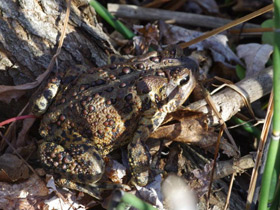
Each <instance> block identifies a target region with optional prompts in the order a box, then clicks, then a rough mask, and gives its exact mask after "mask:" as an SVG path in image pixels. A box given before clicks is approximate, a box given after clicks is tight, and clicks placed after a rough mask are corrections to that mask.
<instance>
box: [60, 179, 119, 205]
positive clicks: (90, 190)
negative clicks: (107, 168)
mask: <svg viewBox="0 0 280 210" xmlns="http://www.w3.org/2000/svg"><path fill="white" fill-rule="evenodd" d="M56 183H57V184H58V185H59V186H61V187H66V188H68V189H72V190H77V191H80V192H84V193H86V194H89V195H90V196H92V197H94V198H96V199H98V200H102V197H101V192H102V191H104V190H115V189H120V188H124V186H123V185H121V184H115V183H111V182H102V183H93V184H82V183H76V182H73V181H70V180H67V179H64V178H61V179H57V180H56Z"/></svg>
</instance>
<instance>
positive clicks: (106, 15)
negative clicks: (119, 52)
mask: <svg viewBox="0 0 280 210" xmlns="http://www.w3.org/2000/svg"><path fill="white" fill-rule="evenodd" d="M89 4H90V5H91V6H92V7H93V8H94V9H95V11H96V12H97V13H98V14H99V15H100V16H101V17H102V18H103V19H104V20H105V21H106V22H107V23H109V24H110V25H111V26H112V27H113V28H114V29H115V30H117V31H118V32H120V33H121V34H122V35H123V36H124V37H125V38H126V39H132V37H134V36H135V34H134V33H133V32H132V31H131V30H129V29H128V28H127V27H126V26H125V25H124V24H122V23H121V22H120V21H119V20H117V19H116V18H115V17H114V16H113V15H111V14H110V13H109V12H108V10H107V9H106V8H104V7H103V6H102V5H101V4H99V3H98V2H97V1H95V0H91V1H90V2H89Z"/></svg>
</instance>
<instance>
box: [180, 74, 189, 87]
mask: <svg viewBox="0 0 280 210" xmlns="http://www.w3.org/2000/svg"><path fill="white" fill-rule="evenodd" d="M189 80H190V76H189V75H187V76H185V78H184V79H182V80H181V81H180V85H181V86H183V85H185V84H187V83H188V82H189Z"/></svg>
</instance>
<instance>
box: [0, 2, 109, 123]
mask: <svg viewBox="0 0 280 210" xmlns="http://www.w3.org/2000/svg"><path fill="white" fill-rule="evenodd" d="M0 11H1V13H0V49H1V50H0V70H1V71H0V85H20V84H25V83H28V82H32V81H34V79H35V78H36V77H37V76H38V75H40V74H42V73H43V72H44V71H45V70H46V68H47V66H48V65H49V63H50V60H51V58H52V56H53V55H54V53H55V51H56V48H57V44H58V40H59V38H60V35H61V31H62V28H63V21H64V17H65V11H66V2H65V1H62V0H59V1H49V0H42V1H40V3H39V2H38V1H34V0H26V1H16V0H10V1H0ZM113 52H115V51H114V50H113V47H112V46H111V43H110V42H109V38H108V36H107V35H106V34H105V33H104V32H103V31H102V28H101V26H100V25H99V23H98V22H97V20H96V18H95V11H94V9H93V8H91V7H90V6H89V5H88V2H87V1H85V0H79V1H77V0H76V1H75V0H73V1H72V3H71V14H70V19H69V24H68V27H67V31H66V37H65V40H64V44H63V47H62V51H61V53H60V55H59V57H58V58H57V62H56V64H57V65H56V66H55V68H54V70H58V71H65V70H67V69H68V68H69V66H72V65H77V64H79V65H83V66H85V67H92V66H102V65H105V64H106V63H107V57H108V54H109V53H113ZM29 92H31V91H29ZM26 100H28V99H26V98H25V101H26ZM24 103H25V102H23V104H22V105H19V104H15V103H13V102H12V103H11V104H10V106H7V105H6V104H3V103H0V110H1V113H0V116H2V117H3V118H8V117H10V116H15V115H17V114H18V112H19V110H20V109H21V108H22V106H23V105H24ZM20 104H21V103H20ZM11 112H12V113H11ZM0 120H1V119H0ZM2 120H3V119H2Z"/></svg>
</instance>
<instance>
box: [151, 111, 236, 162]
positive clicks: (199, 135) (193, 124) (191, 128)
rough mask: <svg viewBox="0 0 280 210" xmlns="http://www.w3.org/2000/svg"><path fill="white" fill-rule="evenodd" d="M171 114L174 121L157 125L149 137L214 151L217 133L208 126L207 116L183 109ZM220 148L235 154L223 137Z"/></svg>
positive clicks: (231, 154) (227, 153)
mask: <svg viewBox="0 0 280 210" xmlns="http://www.w3.org/2000/svg"><path fill="white" fill-rule="evenodd" d="M171 116H172V118H173V120H176V122H174V123H170V124H167V125H163V126H161V127H159V128H158V129H157V130H156V131H155V132H154V133H152V135H151V136H150V137H151V138H155V139H160V138H164V139H169V140H171V141H177V142H183V143H192V144H195V145H197V146H199V147H201V148H203V149H205V150H206V151H209V152H212V153H214V151H215V145H216V142H217V139H218V134H217V133H215V132H214V130H213V129H210V128H208V126H207V123H206V119H207V116H205V115H203V114H201V113H196V112H185V111H177V112H174V113H172V114H171ZM220 149H221V150H222V151H223V153H224V154H226V155H227V156H229V157H232V156H235V155H237V153H236V151H235V150H234V148H233V146H232V145H231V144H229V143H228V142H227V140H225V139H223V140H222V141H221V144H220Z"/></svg>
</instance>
